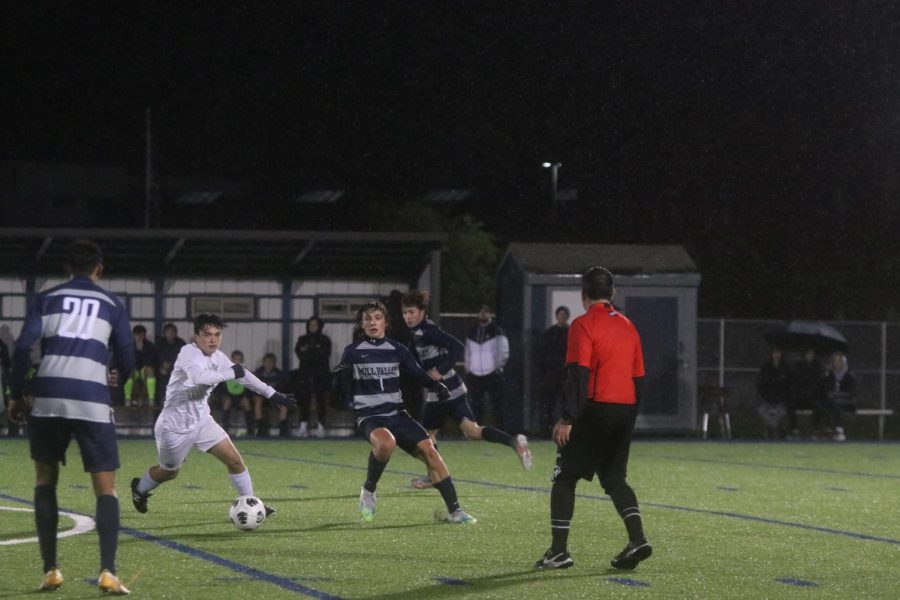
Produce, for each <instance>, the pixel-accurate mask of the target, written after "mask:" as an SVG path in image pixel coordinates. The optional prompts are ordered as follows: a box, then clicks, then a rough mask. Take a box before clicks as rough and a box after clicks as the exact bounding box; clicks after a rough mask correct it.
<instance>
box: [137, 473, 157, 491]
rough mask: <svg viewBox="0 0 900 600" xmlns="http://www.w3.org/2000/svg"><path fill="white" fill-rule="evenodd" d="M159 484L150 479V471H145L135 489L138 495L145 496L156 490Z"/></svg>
mask: <svg viewBox="0 0 900 600" xmlns="http://www.w3.org/2000/svg"><path fill="white" fill-rule="evenodd" d="M159 485H160V483H159V482H158V481H156V480H155V479H153V478H152V477H150V469H147V472H146V473H144V475H143V476H142V477H141V482H140V483H138V485H137V489H138V491H139V492H140V493H142V494H146V493H147V492H149V491H150V490H153V489H156V488H158V487H159Z"/></svg>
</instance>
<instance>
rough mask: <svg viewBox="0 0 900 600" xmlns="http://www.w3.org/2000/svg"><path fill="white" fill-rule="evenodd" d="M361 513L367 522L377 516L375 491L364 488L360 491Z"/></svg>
mask: <svg viewBox="0 0 900 600" xmlns="http://www.w3.org/2000/svg"><path fill="white" fill-rule="evenodd" d="M359 514H360V515H361V516H362V520H363V521H365V522H366V523H368V522H370V521H371V520H372V519H374V518H375V492H370V491H369V490H367V489H366V488H363V489H362V490H360V492H359Z"/></svg>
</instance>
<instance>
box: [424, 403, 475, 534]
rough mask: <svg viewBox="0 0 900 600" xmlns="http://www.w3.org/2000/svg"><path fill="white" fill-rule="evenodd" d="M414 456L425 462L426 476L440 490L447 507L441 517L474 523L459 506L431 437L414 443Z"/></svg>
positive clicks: (461, 522) (448, 474)
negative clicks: (445, 513) (443, 515)
mask: <svg viewBox="0 0 900 600" xmlns="http://www.w3.org/2000/svg"><path fill="white" fill-rule="evenodd" d="M413 423H415V421H413ZM416 425H418V423H416ZM414 456H416V458H418V459H419V460H421V461H422V462H424V463H425V467H426V468H427V469H428V476H429V477H430V478H431V482H432V484H433V485H434V488H435V489H436V490H437V491H438V492H440V494H441V498H442V499H443V500H444V505H445V506H446V507H447V515H446V517H442V519H443V520H446V521H448V522H450V523H460V524H468V523H475V517H473V516H471V515H470V514H468V513H467V512H465V511H464V510H462V508H460V505H459V498H458V497H457V495H456V486H455V485H454V484H453V478H452V477H451V476H450V469H448V468H447V464H446V463H445V462H444V459H443V457H442V456H441V454H440V452H438V451H437V448H435V447H434V444H433V443H432V442H431V438H427V437H426V438H425V439H424V440H421V441H420V442H418V443H417V444H416V451H415V454H414Z"/></svg>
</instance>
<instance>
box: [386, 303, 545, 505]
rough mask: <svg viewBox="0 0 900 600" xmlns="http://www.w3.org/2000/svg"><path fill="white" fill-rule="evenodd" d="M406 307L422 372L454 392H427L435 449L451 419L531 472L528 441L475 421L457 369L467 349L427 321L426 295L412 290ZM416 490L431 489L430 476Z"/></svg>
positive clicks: (427, 420)
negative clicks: (509, 452)
mask: <svg viewBox="0 0 900 600" xmlns="http://www.w3.org/2000/svg"><path fill="white" fill-rule="evenodd" d="M402 303H403V320H404V321H405V322H406V326H407V327H409V330H410V333H411V334H412V338H413V345H414V347H415V351H416V353H417V354H418V357H419V361H420V362H421V363H422V368H423V369H425V371H426V372H427V373H428V376H429V377H431V378H432V379H433V380H434V381H442V382H443V383H444V384H445V385H446V386H447V388H448V389H449V390H450V397H449V399H447V400H445V401H439V400H438V397H437V394H435V393H434V392H426V395H425V410H424V411H423V413H422V425H423V426H424V427H425V429H426V430H427V431H428V435H429V436H430V437H431V440H432V442H433V443H434V444H435V447H437V440H436V438H435V436H436V435H437V431H438V429H440V427H441V425H443V424H444V419H445V418H446V417H447V416H451V417H453V419H454V420H455V421H456V424H457V425H459V428H460V430H461V431H462V432H463V435H465V436H466V438H467V439H470V440H484V441H486V442H492V443H495V444H504V445H506V446H509V447H511V448H512V449H513V450H515V451H516V454H517V455H518V456H519V460H520V461H521V462H522V466H523V467H524V468H526V469H530V468H531V451H530V450H529V449H528V438H526V437H525V436H524V435H522V434H519V435H517V436H515V437H513V436H511V435H510V434H508V433H506V432H505V431H501V430H499V429H497V428H496V427H482V426H481V425H479V424H478V423H477V422H476V421H475V415H474V414H473V413H472V409H471V407H470V406H469V402H468V400H467V399H466V384H465V383H463V380H462V377H460V376H459V375H458V374H457V373H456V371H455V370H454V369H453V367H454V366H455V365H456V363H457V362H459V361H460V360H462V358H463V355H464V354H465V350H466V349H465V346H463V344H462V342H460V341H459V340H458V339H456V338H455V337H453V336H452V335H450V334H449V333H447V332H446V331H444V330H443V329H441V328H440V327H438V325H436V324H435V323H434V322H433V321H431V320H430V319H427V318H425V311H426V308H427V306H428V302H427V296H426V293H425V292H421V291H419V290H412V291H410V292H409V293H408V294H405V295H404V296H403V300H402ZM412 486H413V487H414V488H416V489H420V490H421V489H425V488H429V487H431V480H430V479H429V478H428V476H427V475H425V476H423V477H417V478H416V479H413V480H412Z"/></svg>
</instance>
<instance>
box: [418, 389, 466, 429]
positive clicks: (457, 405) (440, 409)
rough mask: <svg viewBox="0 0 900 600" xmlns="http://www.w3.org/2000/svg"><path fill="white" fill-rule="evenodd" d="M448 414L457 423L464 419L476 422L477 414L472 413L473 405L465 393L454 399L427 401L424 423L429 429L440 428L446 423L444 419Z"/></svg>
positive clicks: (423, 416)
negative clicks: (470, 404)
mask: <svg viewBox="0 0 900 600" xmlns="http://www.w3.org/2000/svg"><path fill="white" fill-rule="evenodd" d="M448 416H450V417H453V420H454V421H455V422H456V424H457V425H459V424H460V423H462V420H463V419H468V420H470V421H472V422H473V423H475V422H476V420H475V415H474V414H473V413H472V407H471V406H469V401H468V400H466V395H465V394H463V395H462V396H460V397H459V398H454V399H453V400H444V401H443V402H426V403H425V411H424V412H423V413H422V425H424V426H425V429H427V430H428V431H431V430H433V429H440V428H441V427H443V425H444V419H446V418H447V417H448Z"/></svg>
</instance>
